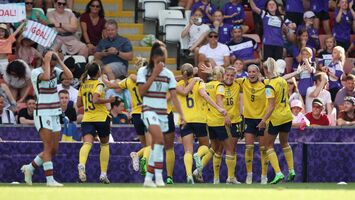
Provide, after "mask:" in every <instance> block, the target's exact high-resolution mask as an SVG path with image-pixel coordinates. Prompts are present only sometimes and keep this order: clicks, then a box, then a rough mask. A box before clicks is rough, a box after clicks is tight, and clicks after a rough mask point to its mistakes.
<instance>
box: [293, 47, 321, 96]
mask: <svg viewBox="0 0 355 200" xmlns="http://www.w3.org/2000/svg"><path fill="white" fill-rule="evenodd" d="M312 57H313V51H312V49H310V48H308V47H304V48H302V49H301V51H300V58H301V62H300V64H299V65H298V67H297V70H299V69H306V70H303V71H302V72H301V73H300V79H299V81H298V90H299V92H300V94H301V95H302V97H305V96H306V95H307V89H308V88H309V87H311V86H313V76H314V73H315V72H316V68H317V67H316V63H315V62H312Z"/></svg>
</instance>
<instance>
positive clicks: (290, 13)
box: [285, 0, 304, 26]
mask: <svg viewBox="0 0 355 200" xmlns="http://www.w3.org/2000/svg"><path fill="white" fill-rule="evenodd" d="M285 9H286V18H287V19H289V20H291V21H292V22H294V23H296V25H297V26H299V25H301V24H302V16H303V12H304V8H303V0H286V5H285Z"/></svg>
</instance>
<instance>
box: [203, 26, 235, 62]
mask: <svg viewBox="0 0 355 200" xmlns="http://www.w3.org/2000/svg"><path fill="white" fill-rule="evenodd" d="M207 38H208V39H207V41H208V43H207V44H206V45H204V46H202V47H201V48H200V51H199V65H200V64H204V63H206V62H208V63H210V64H211V65H212V67H214V66H217V65H220V66H224V67H227V66H229V64H230V57H229V55H230V53H229V49H228V46H227V45H225V44H222V43H219V42H218V32H217V31H216V30H215V29H211V30H210V31H209V33H208V37H207Z"/></svg>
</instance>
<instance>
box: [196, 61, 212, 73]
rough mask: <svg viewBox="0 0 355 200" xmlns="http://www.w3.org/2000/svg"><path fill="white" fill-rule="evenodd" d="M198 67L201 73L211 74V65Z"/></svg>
mask: <svg viewBox="0 0 355 200" xmlns="http://www.w3.org/2000/svg"><path fill="white" fill-rule="evenodd" d="M198 67H199V68H200V70H201V72H202V73H206V74H212V72H213V69H212V66H211V65H205V64H203V63H201V64H199V65H198Z"/></svg>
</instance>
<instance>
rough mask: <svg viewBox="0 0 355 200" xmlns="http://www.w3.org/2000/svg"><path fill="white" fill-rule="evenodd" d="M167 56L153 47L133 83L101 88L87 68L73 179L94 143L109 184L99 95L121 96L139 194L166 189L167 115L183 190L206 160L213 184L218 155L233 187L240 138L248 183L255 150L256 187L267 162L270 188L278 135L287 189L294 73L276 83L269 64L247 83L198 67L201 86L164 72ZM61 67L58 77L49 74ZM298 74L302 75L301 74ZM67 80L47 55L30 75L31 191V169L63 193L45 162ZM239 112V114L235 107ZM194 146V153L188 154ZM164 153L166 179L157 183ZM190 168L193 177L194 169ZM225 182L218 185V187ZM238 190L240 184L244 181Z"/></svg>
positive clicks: (189, 73) (170, 159)
mask: <svg viewBox="0 0 355 200" xmlns="http://www.w3.org/2000/svg"><path fill="white" fill-rule="evenodd" d="M166 58H167V50H166V47H165V45H164V44H163V43H161V42H156V43H154V44H153V46H152V49H151V54H150V59H149V62H148V63H147V64H146V65H145V66H143V67H140V68H139V70H138V72H137V75H130V76H129V77H127V78H126V79H124V80H121V81H119V82H115V81H110V80H108V78H107V76H106V75H104V74H103V73H102V70H101V67H100V64H98V63H96V62H95V61H94V62H91V63H89V64H87V66H86V71H85V72H84V74H83V75H82V79H81V86H80V89H79V93H78V100H77V106H78V108H80V107H83V108H84V116H83V120H82V123H81V129H82V140H83V145H82V147H81V149H80V152H79V153H78V154H79V164H78V175H79V180H80V181H81V182H86V180H87V178H86V171H85V164H86V162H87V159H88V155H89V153H90V150H91V148H92V145H93V142H94V141H95V139H96V138H97V137H98V138H99V141H100V148H101V150H100V168H101V175H100V177H99V179H100V182H102V183H106V184H107V183H110V181H109V179H108V176H107V169H108V163H109V157H110V147H109V135H110V121H111V118H110V113H109V111H108V109H107V107H106V104H108V103H111V102H114V101H115V98H114V97H112V96H111V97H110V98H108V99H105V89H107V88H121V89H127V90H128V91H129V93H130V95H131V99H132V100H131V101H132V113H131V115H132V121H133V124H134V127H135V130H136V132H137V135H138V138H139V140H140V142H141V145H142V148H141V149H140V150H139V151H138V152H132V153H131V154H130V157H131V158H132V162H133V168H134V169H135V170H136V171H138V170H139V171H140V172H141V174H142V175H144V176H145V179H144V186H147V187H157V186H164V185H165V183H166V184H173V183H174V182H173V170H174V162H175V152H174V139H175V123H174V116H173V110H174V111H176V112H177V113H178V114H179V117H180V118H179V124H180V135H181V139H182V143H183V146H184V151H185V154H184V165H185V170H186V182H187V183H190V184H194V183H195V182H203V171H204V168H205V167H206V166H207V164H208V163H209V162H210V161H211V160H212V163H213V171H214V181H213V183H214V184H219V183H220V176H219V175H220V166H221V162H222V155H223V152H225V154H226V156H225V164H226V166H227V169H228V178H227V180H225V181H226V183H227V184H238V183H240V182H238V180H237V179H236V176H235V169H236V162H237V157H236V155H237V154H236V146H237V143H238V140H240V139H242V138H243V137H245V145H246V146H245V164H246V168H247V178H246V180H245V182H246V183H247V184H251V183H252V180H253V174H252V171H253V170H252V167H253V166H252V160H253V152H254V142H255V141H258V142H259V149H260V156H261V166H262V172H261V184H267V183H268V180H267V168H268V163H269V162H270V163H271V165H272V167H273V169H274V171H275V174H276V175H275V178H274V179H273V180H272V181H271V182H270V183H271V184H277V183H278V182H280V181H282V180H283V179H284V178H285V175H284V174H283V173H282V172H281V170H280V167H279V162H278V158H277V155H276V153H275V150H274V142H275V139H276V137H277V136H278V135H279V139H280V143H281V147H282V149H283V152H284V155H285V158H286V161H287V165H288V169H289V173H288V176H287V181H293V180H294V178H295V176H296V174H295V170H294V166H293V153H292V149H291V147H290V145H289V144H288V132H289V131H290V129H291V122H292V114H291V110H290V106H289V103H288V102H289V101H288V93H287V91H288V86H287V82H286V80H285V79H288V78H291V77H292V76H294V75H296V74H298V73H300V71H297V72H294V73H291V74H287V75H285V76H284V77H280V76H279V74H278V72H277V64H276V62H275V60H274V59H272V58H269V59H267V61H266V62H265V63H264V65H263V69H262V70H263V72H264V74H265V76H266V78H262V77H261V69H259V67H258V66H257V65H250V66H249V67H248V70H247V72H248V77H245V78H236V70H235V68H234V67H226V68H223V67H220V66H216V67H214V68H212V67H211V66H207V65H204V66H202V67H201V68H200V69H199V70H200V73H205V74H208V76H207V77H208V78H207V79H206V80H202V79H201V78H200V77H198V76H197V73H196V70H195V69H194V67H193V66H192V65H190V64H184V65H183V66H182V67H181V74H182V75H181V76H177V77H175V76H174V74H173V73H172V72H171V71H170V70H169V69H167V68H166V67H165V64H164V63H165V59H166ZM57 65H60V66H61V69H59V68H58V67H56V66H57ZM301 70H302V69H301ZM72 76H73V75H72V73H71V72H70V70H69V69H68V68H67V67H66V66H65V64H64V63H63V62H62V61H61V60H60V59H59V57H58V55H57V54H56V53H55V52H52V51H49V52H47V53H46V55H45V57H44V65H43V66H42V67H39V68H37V69H35V70H33V72H32V77H31V80H32V84H33V85H34V86H35V87H34V88H35V93H36V96H37V102H38V103H37V104H38V105H37V107H36V111H35V114H34V119H35V126H36V129H37V130H38V132H39V135H40V137H41V139H42V141H43V144H44V149H43V152H41V153H39V154H38V155H37V156H36V157H35V159H34V160H33V161H32V162H31V163H29V164H27V165H23V166H22V168H21V170H22V172H23V173H24V176H25V182H26V183H28V184H32V175H33V173H34V171H35V169H36V168H38V167H40V166H42V165H43V169H44V171H45V175H46V178H47V185H48V186H63V185H62V184H61V183H58V182H57V181H56V180H55V179H54V178H53V163H52V161H51V160H52V158H53V157H54V156H55V153H56V151H57V149H58V144H59V142H58V141H59V139H60V130H61V127H60V124H59V115H60V114H61V110H60V105H59V97H58V92H57V90H56V88H57V80H60V79H62V78H71V77H72ZM241 105H243V106H241ZM195 138H196V139H197V140H198V148H197V149H196V150H194V149H193V147H194V145H193V144H194V141H195ZM164 148H165V157H166V165H165V166H166V171H167V179H166V181H164V180H163V175H162V171H163V168H164V164H163V161H164ZM194 164H195V170H193V165H194ZM223 182H224V180H223ZM243 182H244V180H243Z"/></svg>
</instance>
